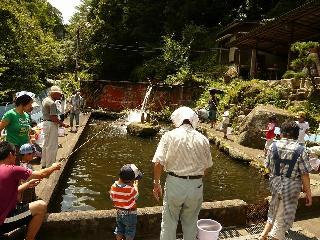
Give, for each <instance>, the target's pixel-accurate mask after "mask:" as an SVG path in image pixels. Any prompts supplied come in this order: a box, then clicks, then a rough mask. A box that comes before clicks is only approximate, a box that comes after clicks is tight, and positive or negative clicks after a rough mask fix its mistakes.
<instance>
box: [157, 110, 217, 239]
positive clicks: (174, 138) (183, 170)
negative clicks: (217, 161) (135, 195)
mask: <svg viewBox="0 0 320 240" xmlns="http://www.w3.org/2000/svg"><path fill="white" fill-rule="evenodd" d="M171 120H172V122H173V124H174V125H175V127H176V128H175V129H174V130H171V131H169V132H167V133H165V134H164V135H163V136H162V138H161V140H160V142H159V145H158V148H157V150H156V153H155V155H154V157H153V160H152V162H153V163H154V181H153V183H154V185H153V195H154V197H155V198H156V199H157V200H159V198H160V197H161V196H162V187H161V184H160V177H161V173H162V171H163V170H164V171H165V172H167V178H166V183H165V188H164V191H165V193H164V198H163V212H162V222H161V234H160V240H175V239H176V229H177V224H178V221H179V219H180V221H181V225H182V231H183V239H184V240H194V239H196V235H197V226H196V224H197V220H198V215H199V212H200V208H201V204H202V201H203V182H202V178H203V176H204V175H205V172H206V170H207V169H208V168H209V167H211V166H212V157H211V151H210V144H209V140H208V139H207V138H206V137H205V136H204V135H202V134H201V133H199V132H198V131H196V130H195V128H196V126H197V124H198V121H199V119H198V116H197V114H196V113H195V112H194V111H193V110H192V109H191V108H188V107H180V108H178V109H177V110H175V111H174V112H173V113H172V115H171Z"/></svg>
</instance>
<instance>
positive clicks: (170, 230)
mask: <svg viewBox="0 0 320 240" xmlns="http://www.w3.org/2000/svg"><path fill="white" fill-rule="evenodd" d="M164 192H165V193H164V198H163V211H162V222H161V233H160V240H176V239H177V238H176V231H177V225H178V221H179V219H180V221H181V225H182V231H183V239H184V240H195V239H196V237H197V221H198V215H199V212H200V208H201V204H202V201H203V183H202V179H182V178H178V177H173V176H170V175H168V176H167V180H166V184H165V189H164Z"/></svg>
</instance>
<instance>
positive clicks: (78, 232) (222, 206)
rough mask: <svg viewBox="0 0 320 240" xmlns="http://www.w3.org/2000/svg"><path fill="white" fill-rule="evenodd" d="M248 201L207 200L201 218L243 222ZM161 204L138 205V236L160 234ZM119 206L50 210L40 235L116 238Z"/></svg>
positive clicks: (221, 221)
mask: <svg viewBox="0 0 320 240" xmlns="http://www.w3.org/2000/svg"><path fill="white" fill-rule="evenodd" d="M246 207H247V204H246V203H245V202H244V201H242V200H237V199H236V200H227V201H217V202H204V203H203V204H202V210H201V212H200V215H199V218H200V219H205V218H210V219H215V220H217V221H218V222H220V223H221V225H222V226H224V227H227V226H244V225H245V224H246ZM161 214H162V207H161V206H157V207H146V208H139V209H138V224H137V237H136V239H146V238H148V237H150V236H154V237H159V233H160V223H161ZM115 217H116V210H101V211H75V212H64V213H51V214H49V215H48V218H47V221H46V222H45V223H44V225H43V226H42V228H41V231H40V233H39V237H38V238H39V239H45V240H46V239H97V240H99V239H113V237H114V235H113V231H114V228H115Z"/></svg>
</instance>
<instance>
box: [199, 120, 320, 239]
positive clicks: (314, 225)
mask: <svg viewBox="0 0 320 240" xmlns="http://www.w3.org/2000/svg"><path fill="white" fill-rule="evenodd" d="M200 126H201V127H202V128H203V129H205V131H207V134H208V137H209V139H210V141H211V142H213V143H215V144H216V145H219V146H220V147H219V148H220V149H221V150H225V151H227V152H229V153H230V151H232V152H234V151H235V152H237V154H238V155H239V159H240V160H242V161H251V162H252V163H251V164H252V165H254V166H255V167H261V166H263V162H264V157H263V156H264V151H263V150H259V149H253V148H248V147H244V146H242V145H240V144H238V143H237V142H236V136H234V135H229V136H228V139H224V138H223V133H222V132H220V131H216V130H213V129H211V128H210V126H209V124H204V123H203V124H201V125H200ZM310 184H311V191H312V194H313V195H319V194H320V175H319V174H310ZM315 215H316V216H318V218H311V219H305V220H299V221H296V222H295V223H294V226H293V228H292V229H291V230H292V231H291V232H290V233H291V234H290V235H289V237H288V239H293V240H296V239H301V240H302V239H314V238H319V239H320V209H319V211H318V214H317V213H315ZM259 228H260V231H259V232H258V233H257V234H254V233H252V232H251V233H248V232H247V231H246V229H238V230H237V231H240V232H241V236H238V237H231V236H230V237H229V238H228V237H227V238H225V237H223V239H234V240H236V239H257V238H258V237H259V233H260V232H261V231H262V228H261V226H260V225H258V226H257V229H259ZM226 232H227V231H226Z"/></svg>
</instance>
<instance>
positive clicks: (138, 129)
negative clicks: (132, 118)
mask: <svg viewBox="0 0 320 240" xmlns="http://www.w3.org/2000/svg"><path fill="white" fill-rule="evenodd" d="M159 131H160V126H159V125H156V126H154V125H151V124H149V123H136V122H133V123H130V124H129V125H128V126H127V132H128V133H129V134H130V135H134V136H138V137H153V136H155V135H156V134H157V133H158V132H159Z"/></svg>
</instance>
